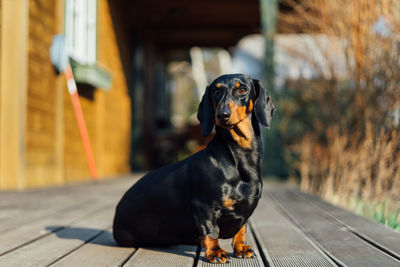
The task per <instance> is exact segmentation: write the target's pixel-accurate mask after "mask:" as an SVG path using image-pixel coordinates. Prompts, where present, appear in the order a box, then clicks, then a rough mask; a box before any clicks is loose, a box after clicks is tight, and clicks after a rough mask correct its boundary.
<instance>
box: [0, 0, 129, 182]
mask: <svg viewBox="0 0 400 267" xmlns="http://www.w3.org/2000/svg"><path fill="white" fill-rule="evenodd" d="M22 2H23V1H21V3H22ZM3 3H4V1H1V4H3ZM98 4H99V7H98V12H99V14H98V49H99V52H98V62H99V64H101V65H102V66H103V67H104V68H105V69H107V70H109V71H110V73H111V75H112V88H111V89H110V90H109V91H107V92H106V91H103V90H100V89H93V88H92V89H90V88H87V86H86V87H85V88H83V87H80V88H79V90H80V92H81V93H82V95H87V94H88V92H90V90H93V98H87V97H80V100H81V105H82V109H83V113H84V116H85V120H86V123H87V128H88V132H89V136H90V140H91V143H92V147H93V150H94V154H95V159H96V163H97V166H98V170H99V175H100V178H102V177H111V176H115V175H117V174H121V173H127V172H129V156H130V151H129V149H130V128H131V126H130V98H129V95H128V88H127V80H126V77H125V73H126V72H124V68H123V66H122V63H121V58H120V54H119V47H118V45H117V37H116V35H115V28H114V25H113V21H112V19H111V15H110V10H109V6H108V1H106V0H98ZM24 5H25V6H26V10H27V11H29V12H26V13H27V14H26V18H25V21H27V23H26V24H27V26H25V28H26V29H27V30H26V35H27V37H26V39H27V40H26V48H25V49H19V50H16V51H17V52H18V53H20V54H21V55H24V51H26V52H25V57H26V60H25V61H26V63H25V67H26V70H25V74H24V75H20V78H19V80H20V83H21V86H22V87H21V88H25V90H20V91H18V90H19V89H18V88H16V89H15V90H14V89H13V90H14V93H12V94H11V93H10V92H11V91H10V90H8V91H6V90H3V91H0V92H2V94H0V105H2V104H4V103H5V101H7V100H5V99H4V96H6V97H8V98H9V97H12V96H15V97H14V98H13V99H12V100H15V101H17V100H18V99H21V98H18V97H17V95H18V94H19V93H23V92H25V96H26V97H25V98H22V99H23V100H24V102H18V103H15V104H16V106H17V107H18V110H22V113H23V114H22V115H21V114H20V115H21V116H20V117H22V118H23V120H22V121H21V120H18V119H16V118H18V117H15V116H10V118H13V120H14V121H15V124H18V125H19V126H18V125H16V128H15V129H16V130H18V129H22V130H23V133H21V134H20V135H17V136H15V138H14V139H15V140H14V141H15V142H17V143H15V142H14V141H13V140H11V141H13V142H14V143H15V146H16V147H15V148H17V147H18V146H21V148H19V149H13V151H15V154H16V155H15V157H14V158H15V159H14V162H15V164H16V166H11V167H8V169H9V170H14V173H12V175H10V173H11V172H9V171H8V174H9V175H7V176H6V175H4V174H3V173H5V172H4V171H2V170H1V169H0V173H2V174H3V175H2V176H0V190H2V189H3V190H4V189H25V188H32V187H43V186H50V185H60V184H64V183H69V182H76V181H82V180H89V179H90V175H89V170H88V166H87V162H86V157H85V153H84V150H83V146H82V142H81V139H80V135H79V131H78V128H77V124H76V119H75V115H74V112H73V109H72V105H71V99H70V96H69V94H68V91H67V88H66V83H65V78H64V77H63V75H56V73H55V71H54V69H53V67H52V65H51V63H50V56H49V48H50V46H51V42H52V38H53V36H54V35H55V34H57V33H60V32H63V28H64V26H63V20H64V19H63V16H64V12H65V10H64V0H52V1H48V0H26V2H25V4H24ZM0 8H1V9H0V14H1V15H4V14H3V13H2V12H1V11H2V9H3V5H0ZM3 11H4V10H3ZM21 14H22V12H21ZM21 21H22V22H23V20H21ZM1 25H2V24H1ZM1 25H0V26H1ZM17 26H18V25H17ZM15 27H16V26H15ZM0 33H1V35H0V36H3V37H4V34H5V32H4V31H3V29H2V28H0ZM21 36H22V34H21ZM18 38H19V37H18ZM3 40H4V39H3ZM1 44H3V43H1ZM10 44H11V42H8V43H7V46H8V47H9V46H10ZM20 46H21V45H20ZM20 46H19V47H20ZM19 47H18V48H19ZM21 47H22V46H21ZM0 51H2V50H1V49H0ZM2 52H4V51H2ZM0 55H1V54H0ZM0 59H2V60H3V59H4V58H2V57H1V56H0ZM4 60H5V59H4ZM4 60H3V61H2V64H1V65H0V70H1V69H3V71H4V72H7V73H2V75H3V77H5V76H6V75H8V74H9V72H8V71H6V70H5V69H4V66H5V62H4ZM14 76H15V75H14ZM14 76H13V77H14ZM24 79H26V82H24ZM7 80H10V79H7ZM4 83H5V81H2V86H3V88H5V87H4ZM14 85H15V86H19V85H20V84H19V83H18V82H17V83H15V84H14ZM23 85H24V86H23ZM15 86H14V87H15ZM0 89H1V88H0ZM17 89H18V90H17ZM88 90H89V91H88ZM3 92H7V93H6V94H4V93H3ZM16 92H18V93H16ZM8 106H9V105H8ZM10 112H11V110H9V112H8V114H9V113H10ZM4 114H5V113H3V117H4V118H5V115H4ZM17 116H19V115H18V114H17ZM4 118H3V121H2V123H0V127H1V125H4V124H5V123H6V121H5V120H4ZM10 118H9V119H10ZM5 119H7V118H5ZM9 119H7V123H10V122H9ZM17 126H18V127H17ZM22 126H23V127H22ZM21 127H22V128H21ZM17 128H18V129H17ZM3 129H4V127H3ZM0 130H1V128H0ZM4 132H5V133H6V134H4ZM10 134H11V133H10V132H9V131H8V130H7V131H3V132H2V131H0V137H2V139H3V141H2V142H3V143H6V141H7V140H6V136H9V135H10ZM21 140H22V141H21ZM7 142H8V143H9V145H7V147H10V145H12V144H14V143H13V142H9V141H7ZM18 142H19V143H18ZM4 147H5V146H3V147H1V148H0V152H1V154H0V155H3V156H1V157H0V160H1V161H0V162H2V164H3V166H4V165H5V164H6V163H7V162H9V160H8V161H7V160H6V158H8V157H4V155H6V154H7V156H8V155H11V154H12V153H11V154H10V152H7V151H6V150H5V149H4ZM21 153H23V154H21ZM7 164H8V163H7ZM0 165H1V164H0ZM0 168H1V167H0ZM3 169H4V168H3Z"/></svg>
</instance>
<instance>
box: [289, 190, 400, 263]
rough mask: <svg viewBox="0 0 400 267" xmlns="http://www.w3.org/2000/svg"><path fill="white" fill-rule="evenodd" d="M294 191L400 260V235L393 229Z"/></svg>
mask: <svg viewBox="0 0 400 267" xmlns="http://www.w3.org/2000/svg"><path fill="white" fill-rule="evenodd" d="M291 191H292V192H294V193H295V194H298V195H300V196H302V197H303V198H305V199H307V200H309V201H310V202H311V203H312V204H313V205H315V206H316V207H318V208H319V211H320V212H322V213H324V214H326V215H327V216H329V217H330V218H331V219H333V220H334V221H335V222H337V223H339V224H341V225H343V226H344V227H346V228H347V229H348V230H349V231H352V232H354V233H356V234H357V235H360V236H361V237H362V238H364V239H366V240H368V241H369V242H371V243H372V244H374V245H376V246H379V247H381V248H382V249H384V250H386V251H387V252H388V253H390V254H391V255H392V256H394V257H395V258H397V259H399V260H400V241H399V240H400V235H399V233H398V232H395V231H394V230H393V229H391V228H388V227H386V226H384V225H383V224H379V223H377V222H374V221H372V220H370V219H367V218H364V217H361V216H358V215H356V214H354V213H352V212H350V211H348V210H345V209H342V208H339V207H336V206H333V205H332V204H330V203H328V202H325V201H322V200H321V199H320V198H318V197H316V196H313V195H309V194H305V193H302V192H300V191H299V190H295V189H292V190H291Z"/></svg>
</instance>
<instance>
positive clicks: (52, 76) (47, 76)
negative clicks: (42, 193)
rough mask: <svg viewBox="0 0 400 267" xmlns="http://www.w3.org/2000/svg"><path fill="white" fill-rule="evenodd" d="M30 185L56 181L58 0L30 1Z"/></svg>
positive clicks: (28, 134)
mask: <svg viewBox="0 0 400 267" xmlns="http://www.w3.org/2000/svg"><path fill="white" fill-rule="evenodd" d="M29 4H30V6H29V41H28V43H29V45H28V49H29V50H28V98H27V113H26V116H27V129H26V176H25V181H26V182H25V183H26V187H36V186H44V185H51V184H55V182H56V180H55V174H56V169H55V167H56V164H55V160H56V157H55V149H56V143H57V141H58V140H57V139H56V120H55V116H56V105H55V104H56V90H57V89H59V88H56V86H55V84H56V79H57V77H56V73H55V71H54V69H53V67H52V65H51V62H50V55H49V47H50V46H51V41H52V38H53V36H54V35H55V34H56V2H55V1H47V0H30V2H29Z"/></svg>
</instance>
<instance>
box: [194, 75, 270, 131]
mask: <svg viewBox="0 0 400 267" xmlns="http://www.w3.org/2000/svg"><path fill="white" fill-rule="evenodd" d="M274 111H275V105H274V103H273V102H272V100H271V97H270V96H269V94H268V93H267V91H266V90H265V89H264V87H262V85H261V84H260V81H259V80H255V79H252V78H250V77H248V76H246V75H244V74H228V75H222V76H220V77H218V78H217V79H215V80H214V81H213V82H212V83H211V84H210V85H209V86H207V88H206V91H205V93H204V95H203V98H202V100H201V102H200V105H199V110H198V112H197V118H198V119H199V121H200V124H201V131H202V134H203V136H207V135H210V134H211V131H212V129H213V128H214V124H216V125H218V126H221V127H223V128H228V129H229V128H233V127H235V126H236V125H237V124H239V123H240V122H241V121H243V120H244V119H246V118H247V117H248V116H249V114H252V113H254V114H255V116H256V118H257V120H258V121H259V122H260V124H261V125H263V126H265V127H267V128H269V126H270V124H271V119H272V116H273V114H274Z"/></svg>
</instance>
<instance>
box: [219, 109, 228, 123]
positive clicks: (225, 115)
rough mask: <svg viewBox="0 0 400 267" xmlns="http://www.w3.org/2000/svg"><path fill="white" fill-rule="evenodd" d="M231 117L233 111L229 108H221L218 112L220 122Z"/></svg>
mask: <svg viewBox="0 0 400 267" xmlns="http://www.w3.org/2000/svg"><path fill="white" fill-rule="evenodd" d="M230 117H231V112H230V111H229V110H227V109H224V110H221V111H220V112H218V114H217V118H218V120H219V121H220V122H227V121H228V120H229V118H230Z"/></svg>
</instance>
